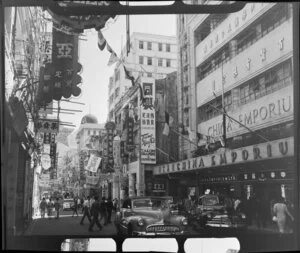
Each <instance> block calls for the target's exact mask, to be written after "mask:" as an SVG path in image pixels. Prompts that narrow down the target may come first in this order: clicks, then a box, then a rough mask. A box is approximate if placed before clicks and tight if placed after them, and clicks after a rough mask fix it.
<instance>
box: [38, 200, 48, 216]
mask: <svg viewBox="0 0 300 253" xmlns="http://www.w3.org/2000/svg"><path fill="white" fill-rule="evenodd" d="M46 208H47V202H46V200H45V198H43V199H42V201H41V203H40V209H41V217H42V218H45V212H46Z"/></svg>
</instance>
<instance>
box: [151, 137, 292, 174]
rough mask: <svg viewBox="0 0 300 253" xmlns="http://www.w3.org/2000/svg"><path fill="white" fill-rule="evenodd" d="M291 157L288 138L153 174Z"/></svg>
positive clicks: (167, 167)
mask: <svg viewBox="0 0 300 253" xmlns="http://www.w3.org/2000/svg"><path fill="white" fill-rule="evenodd" d="M293 155H294V138H293V137H289V138H285V139H280V140H275V141H270V142H266V143H261V144H257V145H251V146H247V147H243V148H239V149H233V150H226V151H225V152H222V153H218V154H211V155H206V156H200V157H197V158H191V159H187V160H183V161H180V162H176V163H169V164H165V165H160V166H155V167H154V171H153V174H156V175H157V174H167V173H172V172H183V171H190V170H198V169H205V168H210V167H216V166H224V165H230V164H238V163H246V162H252V161H259V160H261V161H264V160H267V159H273V158H283V157H289V156H293Z"/></svg>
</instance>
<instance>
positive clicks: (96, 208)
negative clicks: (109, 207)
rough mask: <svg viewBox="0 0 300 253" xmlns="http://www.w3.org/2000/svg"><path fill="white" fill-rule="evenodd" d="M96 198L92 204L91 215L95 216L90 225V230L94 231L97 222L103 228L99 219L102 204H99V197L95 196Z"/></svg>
mask: <svg viewBox="0 0 300 253" xmlns="http://www.w3.org/2000/svg"><path fill="white" fill-rule="evenodd" d="M94 199H95V202H94V203H93V204H92V206H91V215H92V216H93V218H92V222H91V224H90V226H89V231H90V232H93V227H94V225H95V224H96V225H97V227H98V228H99V230H101V228H102V226H101V224H100V223H99V220H98V216H99V209H100V204H99V201H98V197H97V196H95V197H94Z"/></svg>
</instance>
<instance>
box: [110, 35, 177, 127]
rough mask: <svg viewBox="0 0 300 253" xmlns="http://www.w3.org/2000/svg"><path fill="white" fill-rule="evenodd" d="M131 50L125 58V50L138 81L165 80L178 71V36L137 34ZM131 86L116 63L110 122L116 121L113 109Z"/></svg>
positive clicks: (129, 67) (120, 66)
mask: <svg viewBox="0 0 300 253" xmlns="http://www.w3.org/2000/svg"><path fill="white" fill-rule="evenodd" d="M130 42H131V49H130V53H129V54H128V56H126V55H125V54H126V49H124V50H123V51H122V55H121V58H122V59H123V60H124V62H125V65H126V69H127V70H128V71H129V73H130V74H131V75H133V76H134V77H135V78H137V77H138V76H139V75H140V76H141V77H148V78H154V79H161V78H165V77H166V75H167V74H169V73H171V72H174V71H177V41H176V37H175V36H165V35H157V34H148V33H137V32H134V33H133V34H132V35H131V36H130ZM131 86H132V84H131V81H130V80H128V79H126V76H125V71H124V67H123V64H122V63H117V64H116V66H115V70H114V75H113V76H112V77H110V79H109V101H108V109H109V115H108V121H111V120H114V107H115V105H116V104H117V103H118V102H119V101H120V99H121V98H122V96H123V95H124V93H125V92H126V91H127V90H128V89H129V88H130V87H131Z"/></svg>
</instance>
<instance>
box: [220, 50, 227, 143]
mask: <svg viewBox="0 0 300 253" xmlns="http://www.w3.org/2000/svg"><path fill="white" fill-rule="evenodd" d="M221 61H222V107H223V142H224V148H226V110H225V101H224V83H225V78H224V73H223V64H224V61H225V52H223V53H222V59H221Z"/></svg>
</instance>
